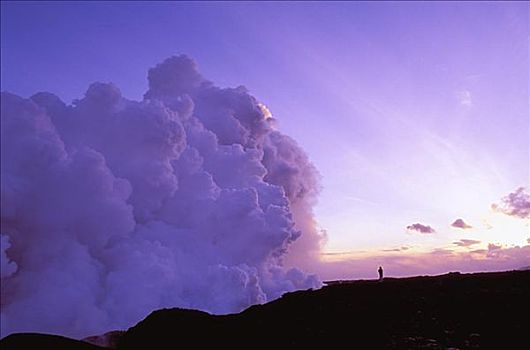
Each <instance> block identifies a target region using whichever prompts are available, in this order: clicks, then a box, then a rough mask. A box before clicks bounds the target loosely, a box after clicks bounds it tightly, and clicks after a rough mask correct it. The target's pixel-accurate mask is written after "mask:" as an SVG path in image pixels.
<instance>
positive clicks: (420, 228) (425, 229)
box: [407, 223, 436, 234]
mask: <svg viewBox="0 0 530 350" xmlns="http://www.w3.org/2000/svg"><path fill="white" fill-rule="evenodd" d="M407 230H409V231H416V232H419V233H423V234H429V233H435V232H436V231H435V230H434V229H433V228H432V227H431V226H429V225H423V224H420V223H416V224H412V225H409V226H407Z"/></svg>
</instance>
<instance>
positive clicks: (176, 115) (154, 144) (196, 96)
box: [0, 56, 322, 337]
mask: <svg viewBox="0 0 530 350" xmlns="http://www.w3.org/2000/svg"><path fill="white" fill-rule="evenodd" d="M148 79H149V90H148V91H147V93H146V94H145V96H144V100H143V101H131V100H127V99H125V98H123V97H122V96H121V94H120V91H119V89H118V88H117V87H116V86H114V85H112V84H105V83H94V84H92V85H91V86H90V87H89V89H88V90H87V92H86V94H85V96H84V97H83V98H82V99H79V100H76V101H74V103H73V104H72V105H66V104H65V103H63V102H62V101H61V100H60V99H59V98H58V97H56V96H55V95H53V94H50V93H39V94H36V95H34V96H32V97H31V98H30V99H24V98H21V97H18V96H15V95H12V94H10V93H2V101H1V102H2V110H1V123H2V124H1V131H2V134H1V136H2V139H1V152H2V154H1V156H2V158H1V161H2V164H1V165H2V168H1V169H2V174H1V175H2V177H1V178H2V182H1V205H2V207H1V208H2V211H1V219H2V226H1V229H2V235H1V243H2V246H1V250H0V257H1V277H2V284H1V293H2V300H1V302H2V313H1V318H2V319H1V327H2V329H1V335H2V336H5V335H7V334H9V333H12V332H22V331H38V332H51V333H60V334H65V335H68V336H74V337H82V336H86V335H90V334H94V333H101V332H103V331H106V330H109V329H115V328H125V327H128V326H131V325H132V324H134V323H135V322H137V321H138V320H140V319H141V318H143V317H145V316H146V315H147V314H148V313H149V312H150V311H151V310H153V309H157V308H163V307H174V306H180V307H188V308H198V309H202V310H207V311H210V312H214V313H230V312H238V311H240V310H242V309H244V308H245V307H247V306H249V305H251V304H255V303H262V302H265V301H267V300H271V299H274V298H277V297H278V296H280V295H281V294H282V293H284V292H286V291H291V290H295V289H300V288H313V287H319V286H320V281H319V280H318V278H317V277H316V276H315V275H308V274H306V273H304V272H302V271H301V270H299V269H296V268H287V267H285V263H284V259H285V257H286V256H289V255H290V254H292V255H293V256H297V257H300V258H301V259H305V258H307V259H311V256H312V253H314V251H315V250H317V249H318V246H319V242H320V240H321V239H322V236H321V234H320V233H319V232H318V231H317V230H316V229H315V225H314V219H313V214H312V205H313V204H314V201H315V196H316V194H317V191H318V176H317V172H316V170H315V169H314V167H313V166H312V165H311V163H310V162H309V160H308V158H307V156H306V155H305V154H304V152H303V151H302V150H301V149H300V147H299V146H298V145H297V144H296V142H295V141H293V140H292V139H291V138H289V137H287V136H285V135H283V134H281V133H280V132H279V131H277V130H276V129H275V128H274V127H273V126H272V122H273V121H274V119H273V118H270V113H269V112H268V111H267V110H266V108H264V107H263V105H261V104H260V103H259V102H258V101H257V100H256V99H255V98H254V97H252V96H251V95H250V94H249V93H248V91H247V90H246V89H245V88H244V87H238V88H235V89H221V88H218V87H216V86H214V85H213V84H212V83H211V82H209V81H207V80H206V79H204V78H203V77H202V76H201V75H200V73H199V72H198V70H197V68H196V65H195V63H194V62H193V61H192V60H191V59H189V58H187V57H185V56H178V57H171V58H169V59H167V60H166V61H164V62H163V63H161V64H159V65H157V66H156V67H154V68H152V69H150V70H149V74H148ZM265 112H267V113H265ZM302 237H303V238H302ZM299 242H301V244H298V246H297V243H299Z"/></svg>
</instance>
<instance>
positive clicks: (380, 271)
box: [377, 266, 383, 282]
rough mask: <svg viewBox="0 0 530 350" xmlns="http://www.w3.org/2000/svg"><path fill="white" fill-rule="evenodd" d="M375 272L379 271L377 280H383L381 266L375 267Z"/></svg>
mask: <svg viewBox="0 0 530 350" xmlns="http://www.w3.org/2000/svg"><path fill="white" fill-rule="evenodd" d="M377 272H379V282H381V281H382V280H383V268H382V267H381V266H379V269H377Z"/></svg>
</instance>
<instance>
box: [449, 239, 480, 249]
mask: <svg viewBox="0 0 530 350" xmlns="http://www.w3.org/2000/svg"><path fill="white" fill-rule="evenodd" d="M480 242H481V241H477V240H474V239H461V240H459V241H456V242H453V244H454V245H457V246H459V247H470V246H472V245H475V244H479V243H480Z"/></svg>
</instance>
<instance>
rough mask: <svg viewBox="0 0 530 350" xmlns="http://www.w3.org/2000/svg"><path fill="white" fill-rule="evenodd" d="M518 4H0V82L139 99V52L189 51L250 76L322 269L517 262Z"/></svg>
mask: <svg viewBox="0 0 530 350" xmlns="http://www.w3.org/2000/svg"><path fill="white" fill-rule="evenodd" d="M528 6H529V5H528V3H526V2H509V3H508V2H488V3H475V2H465V3H457V2H436V3H427V2H424V3H419V2H381V3H367V2H363V3H357V2H355V3H354V2H341V3H335V2H308V3H300V2H289V3H278V2H267V3H245V2H243V3H241V2H234V3H227V2H212V3H181V2H178V3H177V2H174V3H173V2H169V3H156V4H152V3H147V2H129V3H124V2H114V3H104V2H97V3H88V2H83V3H80V2H76V3H60V2H57V3H44V2H42V3H38V4H35V3H29V2H24V3H22V2H20V3H9V2H2V18H1V19H2V32H1V77H2V78H1V79H2V80H1V85H2V86H1V88H2V90H3V91H9V92H12V93H15V94H18V95H20V96H23V97H29V96H31V95H33V94H34V93H36V92H39V91H51V92H54V93H55V94H57V95H58V96H59V97H60V98H61V99H62V100H63V101H65V102H67V103H71V102H72V100H73V99H76V98H80V97H81V96H83V94H84V93H85V91H86V88H87V86H88V85H89V84H90V83H92V82H94V81H103V82H113V83H115V84H116V85H117V86H119V87H120V89H121V92H122V94H123V96H124V97H127V98H130V99H135V100H139V99H141V98H142V96H143V94H144V93H145V91H146V90H147V80H146V67H152V66H154V65H155V64H156V63H158V62H160V61H161V60H162V59H164V58H166V57H169V56H171V55H175V54H187V55H189V56H190V57H192V58H193V59H194V60H195V61H196V62H197V64H198V66H199V69H200V71H201V72H202V73H203V75H204V76H205V77H208V78H209V79H211V80H212V81H214V82H215V83H216V84H217V85H218V86H221V87H237V86H239V85H244V86H246V87H247V88H248V89H249V91H250V92H251V93H252V95H254V96H256V98H258V99H259V100H260V101H261V102H262V103H263V104H264V105H266V106H267V108H268V109H269V110H270V111H271V113H272V115H273V117H274V118H276V119H277V120H278V125H279V126H278V128H279V129H280V130H281V131H282V132H283V133H285V134H287V135H289V136H291V137H293V138H294V139H295V140H296V141H297V142H298V143H299V144H300V146H301V147H302V148H303V149H304V150H305V151H306V152H307V154H308V156H309V158H310V159H311V161H312V162H313V163H314V165H315V166H316V168H317V169H318V171H319V172H320V174H321V177H322V178H321V187H322V189H321V193H320V196H319V199H318V204H317V205H316V206H315V208H314V211H315V214H316V220H317V222H318V226H319V227H320V228H321V229H323V230H325V231H326V232H327V243H326V245H325V246H324V248H323V251H322V260H323V261H325V262H326V264H324V265H322V266H321V267H318V268H317V270H318V271H317V272H320V273H321V275H322V276H323V277H324V278H348V277H369V276H373V275H375V274H376V268H377V266H378V265H381V264H383V265H384V266H385V269H386V271H387V273H388V274H390V275H414V274H419V273H443V272H446V271H451V270H461V271H480V270H502V269H511V268H518V267H522V266H528V265H530V241H529V240H530V232H529V217H530V202H529V199H528V195H527V194H528V188H529V186H530V165H529V164H530V153H529V149H530V143H529V142H530V125H529V124H530V121H529V118H530V111H529V42H528V38H529V34H530V32H529V24H528V20H529V7H528ZM74 77H75V78H74ZM521 187H523V189H522V190H520V191H519V192H517V193H516V191H517V190H518V189H519V188H521ZM510 193H513V194H515V195H514V196H512V199H508V198H507V196H508V195H509V194H510ZM503 198H504V199H506V200H504V201H503ZM492 205H493V207H492ZM495 205H497V207H495ZM458 219H460V220H458ZM457 220H458V221H457Z"/></svg>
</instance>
